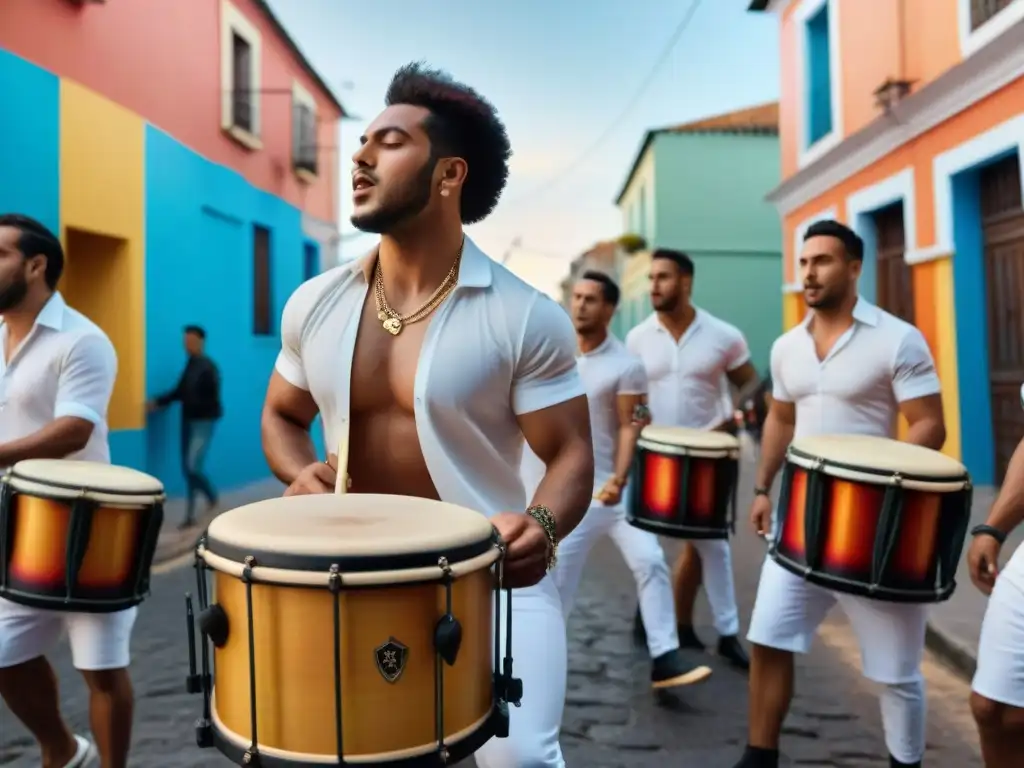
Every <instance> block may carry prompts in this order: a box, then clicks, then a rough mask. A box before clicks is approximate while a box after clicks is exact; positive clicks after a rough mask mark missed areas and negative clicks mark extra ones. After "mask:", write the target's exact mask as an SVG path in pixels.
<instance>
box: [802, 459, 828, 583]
mask: <svg viewBox="0 0 1024 768" xmlns="http://www.w3.org/2000/svg"><path fill="white" fill-rule="evenodd" d="M825 483H826V480H825V476H824V475H823V474H822V473H821V472H820V471H818V470H811V471H809V472H808V473H807V501H806V502H805V504H806V506H805V513H804V541H805V542H806V549H807V567H808V568H810V569H811V570H815V571H816V570H818V569H819V568H821V558H822V547H821V534H822V530H821V517H822V515H821V512H822V509H823V508H824V505H825Z"/></svg>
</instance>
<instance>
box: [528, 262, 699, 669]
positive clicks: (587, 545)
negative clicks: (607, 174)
mask: <svg viewBox="0 0 1024 768" xmlns="http://www.w3.org/2000/svg"><path fill="white" fill-rule="evenodd" d="M618 303H619V287H618V286H617V285H616V284H615V282H614V281H613V280H612V279H611V278H610V277H608V276H607V275H605V274H603V273H601V272H596V271H589V272H585V273H584V274H583V276H582V278H581V279H580V280H579V281H577V283H576V285H575V286H573V293H572V320H573V325H575V326H576V340H577V344H578V346H579V355H578V357H577V367H578V368H579V372H580V376H581V378H582V379H583V386H584V387H585V388H586V390H587V402H588V404H589V407H590V428H591V432H592V434H593V442H594V498H595V501H594V503H593V504H592V505H591V507H590V509H589V511H588V512H587V514H586V516H585V517H584V518H583V522H581V523H580V524H579V525H578V526H577V527H576V530H574V531H573V532H572V533H571V534H570V535H569V536H568V537H567V538H566V539H565V541H563V542H562V544H561V545H560V546H559V551H558V565H557V566H556V567H555V569H554V571H552V576H553V578H554V580H555V584H556V585H557V587H558V592H559V594H560V595H561V598H562V611H563V613H564V614H565V618H566V620H568V618H569V614H571V613H572V608H573V603H574V601H575V598H576V590H577V588H578V587H579V583H580V578H581V576H582V575H583V568H584V566H585V564H586V560H587V556H588V555H589V554H590V551H591V549H592V548H593V546H594V544H595V543H597V541H598V540H599V539H600V538H601V537H602V536H608V537H609V538H610V539H611V540H612V541H613V542H614V543H615V545H616V546H617V547H618V548H619V552H621V553H622V557H623V559H624V560H625V561H626V565H627V566H628V567H629V569H630V571H632V573H633V578H634V579H636V586H637V592H638V594H639V598H640V612H641V613H642V614H643V619H644V622H645V623H646V624H647V626H648V627H650V631H649V632H648V633H647V647H648V650H649V652H650V654H651V660H652V661H651V686H652V687H653V688H655V689H664V688H674V687H678V686H684V685H690V684H692V683H696V682H700V681H701V680H704V679H706V678H707V677H708V676H709V675H710V674H711V670H710V669H709V668H708V667H706V666H697V667H694V666H692V665H690V664H687V663H686V662H685V661H684V660H683V658H682V655H681V654H680V653H679V640H678V637H677V636H676V625H675V621H674V615H675V612H674V610H673V606H672V582H671V578H670V575H669V570H668V565H667V564H666V562H665V553H664V552H663V551H662V549H661V544H659V543H658V537H657V536H655V535H654V534H653V533H648V532H646V531H641V530H640V529H639V528H634V527H633V526H632V525H630V524H629V522H628V521H627V520H626V513H625V510H624V508H623V506H622V497H623V490H624V489H625V488H626V482H627V480H628V479H629V470H630V466H631V464H632V462H633V454H634V452H635V450H636V441H637V438H638V437H639V436H640V429H641V426H640V424H639V423H638V422H637V421H636V420H635V419H634V414H635V413H636V408H637V406H640V405H643V404H644V403H645V402H646V400H647V397H646V395H647V375H646V374H645V373H644V367H643V363H641V361H640V359H639V358H637V357H635V356H634V355H631V354H630V353H629V352H628V351H627V350H626V348H625V347H624V346H623V344H622V342H620V341H619V340H618V339H616V338H615V337H614V336H612V335H611V334H609V333H608V324H609V323H610V322H611V320H612V315H614V314H615V307H616V306H617V305H618ZM543 475H544V465H543V463H541V461H540V459H538V458H537V457H536V456H535V455H534V454H533V452H532V451H529V450H527V451H524V452H523V481H524V484H525V485H526V488H527V491H528V492H530V491H532V490H533V489H534V488H536V487H537V485H538V484H539V482H540V480H541V478H542V477H543Z"/></svg>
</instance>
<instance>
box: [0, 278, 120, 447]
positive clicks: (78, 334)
mask: <svg viewBox="0 0 1024 768" xmlns="http://www.w3.org/2000/svg"><path fill="white" fill-rule="evenodd" d="M0 344H2V346H0V350H3V349H4V348H6V345H7V326H6V324H3V323H0ZM116 378H117V353H116V352H115V351H114V345H113V344H111V343H110V339H109V338H107V335H106V334H105V333H104V332H103V331H102V330H101V329H100V328H99V326H97V325H96V324H95V323H93V322H92V321H91V320H89V318H87V317H86V316H85V315H83V314H82V313H80V312H76V311H75V310H74V309H72V308H71V307H69V306H68V305H67V304H65V303H64V298H63V297H62V296H61V295H60V293H59V292H57V293H54V294H53V296H52V297H50V300H49V301H47V302H46V304H45V305H43V308H42V310H41V311H40V312H39V315H38V316H37V317H36V322H35V325H33V327H32V330H31V331H30V332H29V334H28V336H26V337H25V340H24V341H22V342H21V344H20V345H19V346H18V348H17V349H15V350H12V354H11V356H10V359H9V360H8V359H6V357H5V356H4V355H3V354H2V353H0V441H3V442H8V441H11V440H17V439H18V438H22V437H27V436H28V435H31V434H32V433H33V432H38V431H39V430H40V429H42V428H43V427H45V426H46V425H47V424H49V423H50V422H52V421H54V420H55V419H59V418H62V417H65V416H75V417H77V418H79V419H85V420H86V421H90V422H92V424H93V430H92V435H91V436H90V437H89V441H88V442H87V443H86V445H85V447H84V448H83V449H82V450H80V451H76V452H75V453H73V454H71V455H69V456H67V457H66V458H68V459H80V460H84V461H99V462H109V461H110V445H109V438H108V431H107V408H108V406H109V404H110V396H111V393H112V392H113V391H114V380H115V379H116Z"/></svg>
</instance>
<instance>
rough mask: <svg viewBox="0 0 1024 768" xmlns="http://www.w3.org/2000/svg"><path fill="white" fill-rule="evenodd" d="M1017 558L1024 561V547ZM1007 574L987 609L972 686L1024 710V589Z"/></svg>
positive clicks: (1002, 702)
mask: <svg viewBox="0 0 1024 768" xmlns="http://www.w3.org/2000/svg"><path fill="white" fill-rule="evenodd" d="M1016 557H1021V558H1022V559H1024V548H1022V550H1021V554H1020V555H1017V556H1015V559H1016ZM1011 565H1013V563H1011ZM1005 574H1006V571H1003V574H1002V575H1000V576H999V577H998V578H997V579H996V585H995V587H994V588H993V590H992V596H991V597H990V598H989V601H988V608H986V609H985V620H984V621H983V622H982V623H981V639H980V640H979V641H978V667H977V670H976V671H975V673H974V682H973V683H972V684H971V687H972V688H973V689H974V692H975V693H977V694H979V695H981V696H984V697H985V698H986V699H990V700H991V701H997V702H999V703H1000V704H1008V705H1009V706H1011V707H1020V708H1024V589H1021V587H1020V586H1019V585H1018V583H1017V582H1015V581H1013V580H1011V579H1008V578H1006V577H1005ZM1014 575H1016V574H1014Z"/></svg>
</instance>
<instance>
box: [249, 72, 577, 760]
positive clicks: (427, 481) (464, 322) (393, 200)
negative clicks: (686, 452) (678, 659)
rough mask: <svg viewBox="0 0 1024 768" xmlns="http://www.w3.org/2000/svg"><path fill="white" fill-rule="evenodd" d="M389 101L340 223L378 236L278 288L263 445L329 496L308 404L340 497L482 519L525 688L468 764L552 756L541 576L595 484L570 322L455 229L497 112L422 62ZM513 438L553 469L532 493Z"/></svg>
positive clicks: (548, 621)
mask: <svg viewBox="0 0 1024 768" xmlns="http://www.w3.org/2000/svg"><path fill="white" fill-rule="evenodd" d="M386 103H387V108H386V109H385V110H384V111H383V112H382V113H381V114H380V115H379V116H378V117H377V118H376V119H375V120H374V121H373V122H372V123H371V125H370V126H369V127H368V128H367V130H366V133H365V135H364V136H363V137H362V139H361V143H362V146H361V147H360V149H359V150H358V151H357V152H356V153H355V155H354V156H353V161H354V163H355V168H354V171H353V174H352V186H353V202H354V214H353V216H352V222H353V224H354V225H355V226H357V227H358V228H360V229H362V230H364V231H369V232H378V233H380V235H381V239H380V244H379V246H378V247H377V248H375V249H374V250H373V251H372V252H371V253H370V254H368V255H367V256H366V257H365V258H362V259H359V260H358V261H356V262H354V263H349V264H344V265H341V266H339V267H336V268H335V269H333V270H331V271H329V272H326V273H324V274H322V275H319V276H317V277H315V278H313V279H312V280H310V281H308V282H306V283H305V284H303V285H302V286H300V287H299V288H298V290H296V292H295V293H294V294H293V295H292V297H291V298H290V299H289V300H288V303H287V305H286V306H285V309H284V315H283V319H282V323H281V335H282V350H281V354H280V356H279V357H278V361H277V364H276V368H275V371H274V374H273V376H272V378H271V382H270V386H269V389H268V392H267V400H266V406H265V409H264V414H263V445H264V450H265V452H266V454H267V459H268V461H269V463H270V465H271V467H272V469H273V471H274V473H275V474H276V475H277V476H278V477H279V478H280V479H281V480H282V481H284V482H286V483H288V484H289V488H288V491H287V493H289V494H306V493H327V492H330V491H331V490H332V489H333V487H334V483H335V470H334V468H333V467H331V466H328V465H327V464H325V463H323V462H318V461H317V457H316V453H315V451H314V448H313V444H312V442H311V440H310V435H309V429H310V425H311V423H312V421H313V419H314V417H315V416H316V414H317V413H318V412H319V414H320V416H321V418H322V421H323V424H324V427H325V432H326V438H327V440H328V443H329V444H330V445H337V444H339V441H344V440H346V439H347V440H348V441H349V443H348V444H349V446H350V448H349V450H348V451H347V453H348V455H349V457H350V466H349V467H348V468H347V470H348V475H349V477H350V479H351V486H350V490H351V491H352V492H353V493H386V494H400V495H407V496H418V497H423V498H429V499H441V500H443V501H446V502H451V503H454V504H458V505H460V506H463V507H468V508H470V509H477V510H480V511H481V512H483V513H484V514H486V515H487V516H488V517H490V520H491V522H492V523H493V524H494V526H495V527H496V528H497V530H498V531H499V533H500V534H501V535H502V537H503V538H504V540H505V542H506V543H507V545H508V552H507V556H506V561H505V566H504V572H505V578H506V584H507V585H510V586H513V587H517V589H516V590H515V594H514V596H513V600H512V607H513V612H514V615H513V621H512V623H513V625H514V626H513V629H514V632H513V634H512V640H513V649H512V650H513V654H512V655H513V657H514V659H515V671H516V675H517V677H519V678H521V679H522V683H523V690H524V695H523V699H522V707H521V708H515V709H513V711H512V714H511V733H510V737H509V738H508V739H498V740H496V739H492V740H491V741H490V742H488V743H487V744H486V745H485V746H484V747H483V748H482V749H481V750H480V751H479V752H477V753H476V760H477V764H478V765H480V766H482V767H483V768H513V766H527V765H529V766H551V767H552V768H560V767H561V766H564V765H565V763H564V760H563V758H562V754H561V749H560V747H559V741H558V735H559V728H560V724H561V719H562V708H563V705H564V700H565V686H566V644H565V622H564V621H563V619H562V608H561V600H560V599H559V596H558V591H557V589H556V588H555V584H554V582H553V580H552V579H551V578H549V577H548V576H547V571H548V569H549V568H550V567H551V566H552V565H553V560H554V558H553V554H554V549H555V546H556V544H557V542H558V541H559V540H560V539H562V538H563V537H565V536H566V535H567V534H568V533H569V532H570V531H572V529H573V528H575V527H576V525H577V524H578V523H579V521H580V520H581V519H582V517H583V515H584V513H585V512H586V510H587V507H588V506H589V505H590V498H591V494H592V492H593V479H594V477H593V475H594V459H593V453H592V451H591V442H590V418H589V414H588V411H587V400H586V393H585V391H584V389H583V385H582V383H581V381H580V376H579V373H578V372H577V370H576V356H575V352H576V339H575V334H574V333H573V328H572V323H571V322H570V321H569V318H568V317H567V316H566V314H565V312H564V311H563V310H562V308H561V307H559V306H558V305H557V304H555V302H553V301H551V300H550V299H549V298H547V297H546V296H544V295H543V294H541V293H540V292H538V291H536V290H534V289H533V288H531V287H529V286H528V285H527V284H526V283H524V282H522V281H521V280H519V279H518V278H516V277H515V276H514V275H512V273H511V272H509V271H507V270H506V269H504V268H503V267H501V266H499V265H497V264H495V263H494V262H493V261H492V260H491V259H489V258H488V257H487V256H486V255H485V254H484V253H483V252H482V251H481V250H480V249H479V248H477V246H476V245H475V244H474V243H473V242H472V241H471V240H470V239H469V238H468V237H466V236H465V234H464V232H463V226H464V225H466V224H472V223H474V222H477V221H480V220H482V219H483V218H484V217H486V216H487V215H488V214H489V213H490V212H491V210H492V209H493V208H494V206H495V204H496V203H497V201H498V197H499V195H500V194H501V191H502V189H503V187H504V185H505V180H506V178H507V176H508V159H509V156H510V148H509V142H508V137H507V135H506V133H505V128H504V126H503V125H502V124H501V122H500V120H499V119H498V117H497V115H496V113H495V111H494V108H493V107H492V106H491V105H490V104H489V103H488V102H487V101H485V100H484V99H483V98H482V97H481V96H479V95H478V94H477V93H476V92H475V91H473V90H472V89H470V88H468V87H467V86H464V85H462V84H459V83H456V82H453V81H452V80H451V79H450V78H449V77H448V76H447V75H446V74H444V73H441V72H437V71H434V70H429V69H424V68H423V67H421V66H419V65H410V66H407V67H404V68H402V69H400V70H399V71H398V72H397V73H396V75H395V77H394V79H393V80H392V82H391V85H390V87H389V89H388V93H387V97H386ZM346 436H347V438H346ZM524 437H525V441H526V443H527V444H528V445H529V447H530V448H531V449H532V450H533V452H534V453H536V454H537V455H538V456H540V457H541V459H542V460H543V462H544V464H545V467H546V473H545V476H544V479H543V481H542V482H541V483H540V486H539V487H538V488H537V491H536V493H535V494H534V496H533V498H532V501H530V503H529V504H527V499H526V495H525V492H524V489H523V484H522V481H521V478H520V476H519V465H520V459H521V456H522V450H523V442H524ZM341 469H342V471H344V470H345V469H346V468H345V467H342V468H341ZM524 511H525V514H524ZM503 629H504V628H503ZM502 642H504V641H502Z"/></svg>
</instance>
